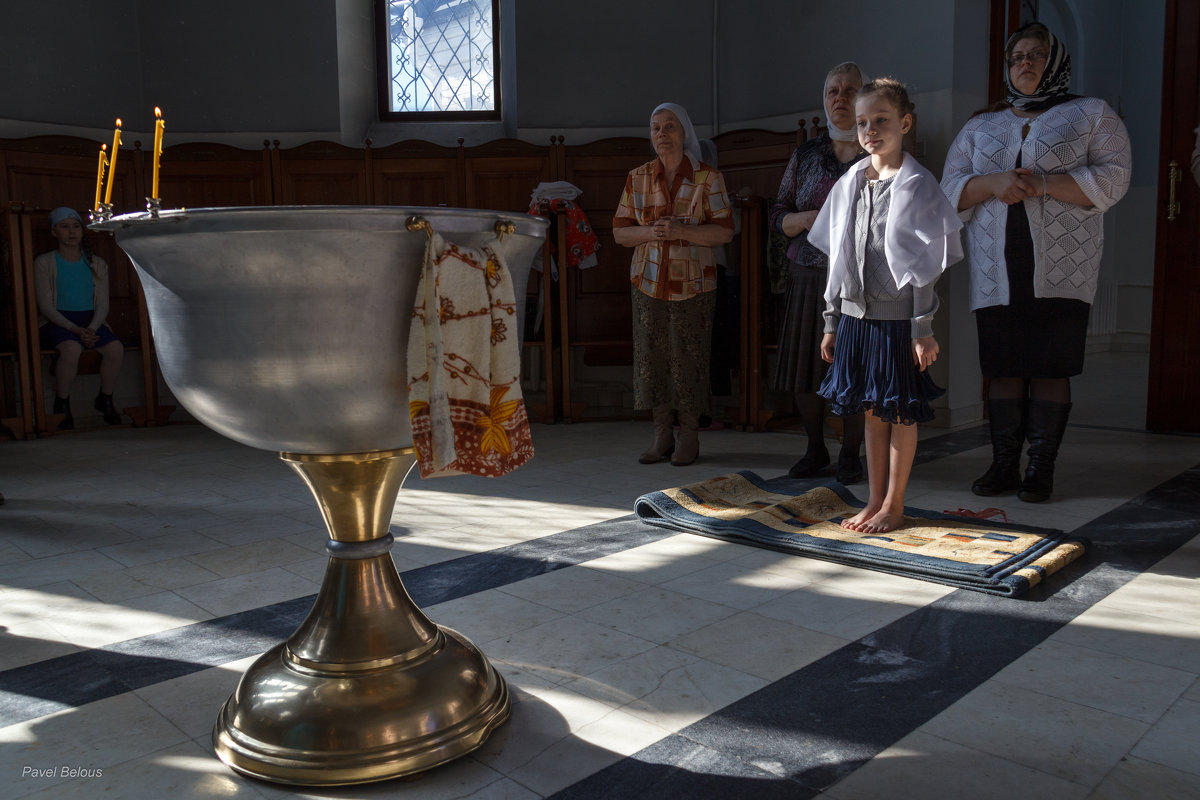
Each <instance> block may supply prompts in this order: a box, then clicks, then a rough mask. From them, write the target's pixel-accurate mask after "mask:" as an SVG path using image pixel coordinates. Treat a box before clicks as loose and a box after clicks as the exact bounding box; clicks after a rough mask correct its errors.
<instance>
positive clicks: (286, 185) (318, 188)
mask: <svg viewBox="0 0 1200 800" xmlns="http://www.w3.org/2000/svg"><path fill="white" fill-rule="evenodd" d="M273 155H274V162H275V164H276V170H275V173H276V174H275V203H276V204H278V205H310V206H331V205H352V206H353V205H366V204H368V203H370V202H371V199H370V197H371V193H370V188H371V186H370V181H369V180H368V177H367V158H366V153H365V151H364V150H361V149H356V148H352V147H344V146H342V145H340V144H336V143H334V142H312V143H310V144H305V145H301V146H300V147H293V148H290V149H288V150H277V151H275V153H274V154H273Z"/></svg>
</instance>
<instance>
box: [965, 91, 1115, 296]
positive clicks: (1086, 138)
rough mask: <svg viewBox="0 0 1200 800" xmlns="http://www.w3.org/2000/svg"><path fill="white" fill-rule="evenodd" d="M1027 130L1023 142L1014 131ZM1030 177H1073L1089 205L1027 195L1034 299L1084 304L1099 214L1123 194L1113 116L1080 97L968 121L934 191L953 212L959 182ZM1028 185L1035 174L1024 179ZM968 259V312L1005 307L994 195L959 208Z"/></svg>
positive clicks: (1097, 247) (1093, 271)
mask: <svg viewBox="0 0 1200 800" xmlns="http://www.w3.org/2000/svg"><path fill="white" fill-rule="evenodd" d="M1026 124H1028V125H1029V133H1028V134H1027V135H1026V137H1025V140H1024V142H1022V140H1021V129H1022V128H1023V127H1024V126H1025V125H1026ZM1018 153H1020V154H1021V166H1023V167H1026V168H1028V169H1030V170H1032V171H1033V172H1034V173H1048V174H1055V173H1065V174H1067V175H1070V176H1071V177H1072V178H1074V179H1075V182H1076V183H1077V184H1079V188H1080V189H1081V190H1082V191H1083V193H1084V194H1085V195H1086V196H1087V198H1088V199H1089V200H1090V201H1091V202H1092V207H1091V208H1083V207H1082V206H1078V205H1075V204H1074V203H1066V202H1063V201H1061V200H1056V199H1054V198H1053V197H1046V196H1043V197H1028V198H1026V199H1025V200H1024V201H1023V202H1024V203H1025V212H1026V214H1027V216H1028V217H1029V228H1030V233H1031V235H1032V237H1033V259H1034V262H1033V263H1034V271H1033V291H1034V296H1035V297H1066V298H1071V299H1075V300H1082V301H1084V302H1085V303H1090V302H1092V299H1093V298H1094V297H1095V295H1096V284H1097V281H1098V278H1099V273H1100V255H1101V252H1102V249H1103V244H1104V225H1103V217H1102V215H1103V213H1104V212H1105V211H1106V210H1107V209H1109V208H1110V207H1112V206H1113V205H1114V204H1115V203H1116V202H1117V201H1118V200H1120V199H1121V197H1123V196H1124V194H1125V191H1126V190H1127V189H1128V188H1129V173H1130V168H1131V157H1130V150H1129V134H1128V133H1127V132H1126V130H1125V124H1124V123H1123V122H1121V119H1120V117H1118V116H1117V115H1116V113H1114V112H1113V110H1112V109H1111V108H1109V106H1108V104H1107V103H1105V102H1104V101H1103V100H1101V99H1099V98H1096V97H1080V98H1076V99H1074V100H1068V101H1066V102H1065V103H1060V104H1059V105H1057V106H1054V107H1053V108H1050V109H1047V110H1046V111H1044V112H1042V114H1040V115H1039V116H1037V117H1033V118H1029V117H1019V116H1017V115H1016V114H1014V113H1013V112H1012V110H1011V109H1009V110H1005V111H994V112H990V113H987V114H980V115H979V116H977V117H974V118H973V119H971V120H969V121H968V122H967V124H966V125H964V126H963V129H962V130H961V131H960V132H959V134H958V136H957V137H955V139H954V144H953V145H951V147H950V152H949V154H948V155H947V156H946V167H945V169H944V170H943V172H942V189H943V190H944V191H945V192H946V196H947V197H948V198H949V199H950V203H951V205H953V206H954V207H955V208H957V207H958V201H959V198H960V197H962V192H963V188H964V187H965V186H966V185H967V181H969V180H971V178H974V177H976V176H979V175H988V174H990V173H994V172H1004V171H1007V170H1010V169H1013V168H1014V167H1015V166H1016V164H1017V154H1018ZM1032 177H1033V180H1034V181H1035V183H1036V182H1037V180H1038V176H1037V175H1034V176H1032ZM960 216H961V217H962V218H963V219H964V220H965V221H966V223H967V252H968V253H969V255H970V262H971V273H970V274H971V310H972V311H974V310H976V309H979V308H986V307H988V306H998V305H1008V302H1009V287H1008V271H1007V268H1006V266H1005V262H1004V241H1005V236H1004V229H1005V223H1006V221H1007V218H1008V206H1007V205H1005V204H1004V202H1003V201H1001V200H1000V199H998V198H996V197H990V198H988V199H987V200H985V201H983V202H982V203H980V204H978V205H976V206H972V207H971V208H967V209H964V210H963V211H961V212H960Z"/></svg>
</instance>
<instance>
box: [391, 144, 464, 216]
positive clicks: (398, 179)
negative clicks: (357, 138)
mask: <svg viewBox="0 0 1200 800" xmlns="http://www.w3.org/2000/svg"><path fill="white" fill-rule="evenodd" d="M368 150H369V155H370V159H371V160H370V163H371V174H370V180H371V190H372V201H371V202H372V203H374V204H375V205H381V206H450V207H452V208H455V207H459V206H461V205H462V194H463V193H462V189H461V183H462V180H461V178H462V176H461V166H460V162H461V158H462V147H461V146H459V147H442V146H441V145H436V144H433V143H432V142H422V141H416V140H409V141H404V142H397V143H396V144H393V145H388V146H387V147H381V148H379V149H374V148H371V147H370V143H369V142H368Z"/></svg>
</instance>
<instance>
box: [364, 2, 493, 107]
mask: <svg viewBox="0 0 1200 800" xmlns="http://www.w3.org/2000/svg"><path fill="white" fill-rule="evenodd" d="M499 5H500V3H499V0H377V7H378V9H379V15H378V19H377V21H376V26H377V30H378V35H379V48H378V49H379V56H380V70H379V84H380V104H379V116H380V119H383V120H415V119H445V120H468V119H476V120H485V119H500V9H499Z"/></svg>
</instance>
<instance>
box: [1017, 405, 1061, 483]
mask: <svg viewBox="0 0 1200 800" xmlns="http://www.w3.org/2000/svg"><path fill="white" fill-rule="evenodd" d="M1070 414H1071V404H1070V403H1053V402H1050V401H1049V400H1033V399H1031V400H1030V401H1029V413H1028V423H1027V424H1028V436H1029V465H1028V466H1027V467H1026V468H1025V478H1024V480H1022V481H1021V488H1020V489H1019V490H1018V491H1017V497H1019V498H1020V499H1022V500H1024V501H1025V502H1026V503H1040V502H1042V501H1043V500H1046V499H1047V498H1049V497H1050V493H1051V492H1052V491H1053V490H1054V462H1055V459H1057V458H1058V446H1059V444H1061V443H1062V437H1063V433H1064V432H1065V431H1066V430H1067V417H1068V416H1070Z"/></svg>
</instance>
